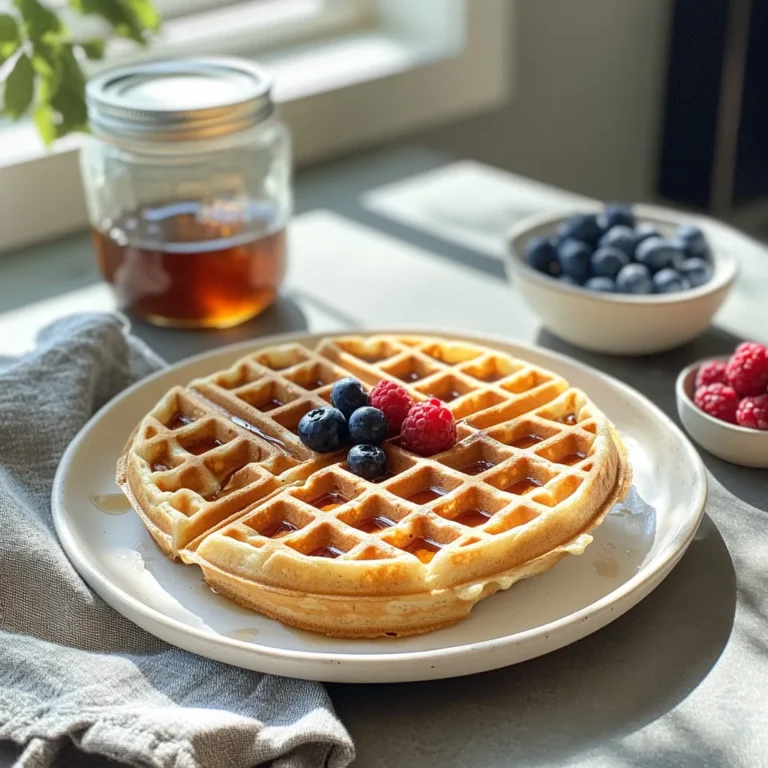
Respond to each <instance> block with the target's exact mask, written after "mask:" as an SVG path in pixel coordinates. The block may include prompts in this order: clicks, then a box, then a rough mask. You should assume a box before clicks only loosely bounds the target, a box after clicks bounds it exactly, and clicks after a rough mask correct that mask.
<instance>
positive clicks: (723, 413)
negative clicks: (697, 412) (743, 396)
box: [694, 383, 739, 424]
mask: <svg viewBox="0 0 768 768" xmlns="http://www.w3.org/2000/svg"><path fill="white" fill-rule="evenodd" d="M694 402H695V403H696V405H698V406H699V408H701V410H702V411H704V413H708V414H709V415H710V416H714V417H715V418H716V419H720V420H721V421H728V422H730V423H731V424H735V423H736V409H737V408H738V407H739V396H738V395H737V394H736V392H735V391H734V390H733V389H732V388H731V387H729V386H728V385H727V384H719V383H715V384H707V385H706V386H705V387H700V388H699V389H697V390H696V395H695V397H694Z"/></svg>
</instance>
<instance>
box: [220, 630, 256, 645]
mask: <svg viewBox="0 0 768 768" xmlns="http://www.w3.org/2000/svg"><path fill="white" fill-rule="evenodd" d="M222 635H224V637H231V638H232V639H233V640H242V641H243V642H244V643H251V642H253V641H254V640H255V639H256V638H257V637H258V636H259V630H258V629H256V628H255V627H244V628H243V629H232V630H230V631H229V632H222Z"/></svg>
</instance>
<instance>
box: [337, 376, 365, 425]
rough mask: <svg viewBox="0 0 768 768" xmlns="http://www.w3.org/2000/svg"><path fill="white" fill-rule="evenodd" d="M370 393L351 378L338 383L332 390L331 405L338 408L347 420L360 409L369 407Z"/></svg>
mask: <svg viewBox="0 0 768 768" xmlns="http://www.w3.org/2000/svg"><path fill="white" fill-rule="evenodd" d="M368 402H369V398H368V393H367V392H366V391H365V390H364V389H363V385H362V384H361V383H360V382H359V381H358V380H357V379H353V378H352V377H351V376H349V377H347V378H346V379H341V380H340V381H337V382H336V383H335V384H334V385H333V388H332V389H331V403H333V405H334V407H336V408H338V409H339V410H340V411H341V412H342V413H343V414H344V418H345V419H349V417H350V416H351V415H352V414H353V413H354V412H355V411H356V410H357V409H358V408H362V407H363V406H366V405H368Z"/></svg>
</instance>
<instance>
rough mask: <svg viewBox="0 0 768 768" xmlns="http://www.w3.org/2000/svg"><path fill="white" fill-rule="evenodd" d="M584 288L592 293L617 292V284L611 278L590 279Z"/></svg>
mask: <svg viewBox="0 0 768 768" xmlns="http://www.w3.org/2000/svg"><path fill="white" fill-rule="evenodd" d="M584 287H585V288H588V289H589V290H590V291H601V292H602V293H613V292H614V291H615V290H616V284H615V283H614V282H613V280H611V278H610V277H590V278H589V280H587V282H586V283H584Z"/></svg>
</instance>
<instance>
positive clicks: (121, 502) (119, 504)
mask: <svg viewBox="0 0 768 768" xmlns="http://www.w3.org/2000/svg"><path fill="white" fill-rule="evenodd" d="M89 498H90V500H91V504H93V506H94V507H96V509H98V510H99V512H103V513H104V514H105V515H124V514H125V513H126V512H130V511H131V502H130V501H128V499H127V498H126V497H125V496H124V495H123V494H122V493H103V494H93V495H91V496H90V497H89Z"/></svg>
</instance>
